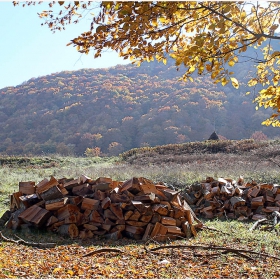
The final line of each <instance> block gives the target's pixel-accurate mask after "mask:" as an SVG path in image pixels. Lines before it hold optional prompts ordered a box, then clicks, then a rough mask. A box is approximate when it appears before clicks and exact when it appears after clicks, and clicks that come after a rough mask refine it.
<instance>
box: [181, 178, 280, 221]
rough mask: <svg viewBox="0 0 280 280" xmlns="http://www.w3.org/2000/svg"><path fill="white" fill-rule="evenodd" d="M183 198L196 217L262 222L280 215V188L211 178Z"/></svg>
mask: <svg viewBox="0 0 280 280" xmlns="http://www.w3.org/2000/svg"><path fill="white" fill-rule="evenodd" d="M181 195H182V197H183V198H184V199H185V201H186V202H187V203H188V204H189V205H190V206H191V208H192V209H193V211H194V213H195V214H196V215H197V216H203V217H205V218H216V217H217V218H222V217H224V216H226V218H229V219H238V220H247V219H252V220H261V219H265V218H267V216H269V215H270V214H273V213H275V212H276V213H277V212H279V209H280V186H279V185H276V184H267V183H262V184H257V183H256V182H254V181H252V182H247V183H245V182H244V180H243V178H242V177H240V178H239V179H238V180H237V181H235V180H232V179H224V178H218V179H217V180H215V179H214V178H212V177H208V178H206V180H204V181H202V182H201V183H195V184H193V185H191V186H189V187H187V188H186V189H185V190H184V191H183V192H182V193H181Z"/></svg>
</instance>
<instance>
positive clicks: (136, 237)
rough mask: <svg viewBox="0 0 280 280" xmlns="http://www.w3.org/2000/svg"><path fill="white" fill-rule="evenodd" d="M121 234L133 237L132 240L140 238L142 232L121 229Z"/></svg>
mask: <svg viewBox="0 0 280 280" xmlns="http://www.w3.org/2000/svg"><path fill="white" fill-rule="evenodd" d="M123 235H124V236H125V237H127V238H130V239H134V240H141V239H142V234H137V233H132V232H129V231H126V230H125V231H123Z"/></svg>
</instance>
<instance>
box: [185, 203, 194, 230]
mask: <svg viewBox="0 0 280 280" xmlns="http://www.w3.org/2000/svg"><path fill="white" fill-rule="evenodd" d="M184 210H185V218H186V219H187V221H188V223H189V224H190V225H192V224H193V223H194V217H193V215H192V211H191V209H190V207H189V206H188V205H187V203H186V202H185V203H184Z"/></svg>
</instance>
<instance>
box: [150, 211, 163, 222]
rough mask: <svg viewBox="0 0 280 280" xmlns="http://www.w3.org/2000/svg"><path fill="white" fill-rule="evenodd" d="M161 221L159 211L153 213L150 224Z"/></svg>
mask: <svg viewBox="0 0 280 280" xmlns="http://www.w3.org/2000/svg"><path fill="white" fill-rule="evenodd" d="M160 221H161V215H160V214H159V213H154V214H153V217H152V220H151V221H150V222H151V223H152V224H156V223H158V222H160Z"/></svg>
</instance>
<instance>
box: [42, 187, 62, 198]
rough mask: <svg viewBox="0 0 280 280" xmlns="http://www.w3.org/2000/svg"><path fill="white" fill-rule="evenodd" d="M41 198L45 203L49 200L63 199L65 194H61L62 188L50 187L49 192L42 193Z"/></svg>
mask: <svg viewBox="0 0 280 280" xmlns="http://www.w3.org/2000/svg"><path fill="white" fill-rule="evenodd" d="M40 197H41V198H42V199H43V200H44V201H47V200H54V199H58V198H62V197H63V194H62V193H61V190H60V188H58V187H57V186H53V187H50V188H48V189H47V190H45V191H43V192H41V193H40Z"/></svg>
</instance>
